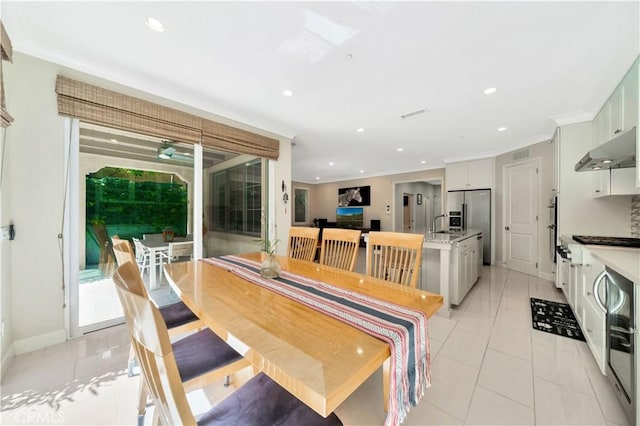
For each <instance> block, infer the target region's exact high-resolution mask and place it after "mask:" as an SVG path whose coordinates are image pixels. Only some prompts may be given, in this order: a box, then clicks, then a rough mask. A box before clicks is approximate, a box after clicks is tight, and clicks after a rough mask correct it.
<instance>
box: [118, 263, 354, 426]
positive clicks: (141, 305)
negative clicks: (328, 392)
mask: <svg viewBox="0 0 640 426" xmlns="http://www.w3.org/2000/svg"><path fill="white" fill-rule="evenodd" d="M138 279H139V278H138V275H137V274H136V271H135V270H134V267H133V265H132V264H131V263H126V264H125V265H123V266H121V267H119V268H118V270H117V271H116V273H115V274H114V282H115V284H116V288H117V290H118V295H119V296H120V300H121V302H122V305H123V309H124V311H125V317H126V320H127V328H128V330H129V337H130V338H131V342H132V344H133V347H134V350H135V352H136V356H137V357H138V359H139V360H140V367H141V369H142V378H143V379H144V383H145V384H146V386H147V388H148V389H149V392H150V394H151V397H152V399H153V400H154V405H155V410H154V422H153V423H154V424H157V423H158V422H157V420H160V422H161V423H162V424H167V425H169V424H187V425H195V424H196V418H195V417H194V415H193V413H192V412H191V409H190V407H189V403H188V402H187V398H186V393H185V386H184V383H183V382H184V373H183V371H182V370H181V366H180V360H181V359H184V358H181V355H180V351H179V350H178V349H177V347H176V346H177V344H176V343H173V344H172V343H171V342H170V340H169V335H168V333H167V327H166V325H165V323H164V321H163V319H162V315H161V314H160V311H159V310H158V308H157V307H156V306H155V305H154V304H153V303H151V301H150V300H149V299H148V298H146V297H143V296H141V295H139V294H137V293H136V292H135V291H132V290H131V286H130V284H131V283H132V282H133V283H134V284H135V281H137V280H138ZM203 332H208V333H211V334H213V333H212V332H211V331H210V330H209V329H207V330H203ZM203 332H200V333H203ZM214 336H215V335H214ZM216 337H217V336H216ZM218 341H219V342H220V343H217V347H215V348H213V347H212V348H211V349H212V351H209V352H208V353H206V356H204V357H203V358H204V359H203V360H202V361H201V362H204V360H205V359H207V358H220V357H222V356H221V355H220V353H221V352H228V351H229V350H231V351H233V349H231V348H230V347H229V346H228V345H227V344H226V343H225V342H224V341H222V340H221V339H220V338H218ZM224 346H226V348H225V347H224ZM227 348H228V349H227ZM191 349H192V350H191V351H190V352H191V354H192V356H194V357H195V356H198V354H199V352H200V351H198V350H196V348H191ZM233 352H235V351H233ZM236 354H237V353H236ZM237 356H240V355H237ZM247 365H248V362H247ZM199 368H202V365H200V366H199ZM222 369H225V368H224V367H223V368H221V370H222ZM225 370H226V369H225ZM225 373H226V371H225ZM197 424H198V425H209V424H218V425H232V424H234V425H235V424H244V425H259V424H278V425H285V424H286V425H318V426H320V425H322V426H324V425H327V426H329V425H341V424H342V423H341V422H340V419H338V417H337V416H336V415H335V414H333V413H332V414H330V415H329V416H328V417H327V418H323V417H322V416H320V415H319V414H317V413H316V412H315V411H313V410H312V409H311V408H309V407H307V406H306V405H305V404H303V403H302V402H300V401H299V400H298V399H296V398H295V397H294V396H293V395H291V394H290V393H289V392H287V391H286V390H285V389H283V388H282V387H281V386H280V385H278V384H277V383H276V382H274V381H272V380H271V379H269V377H267V376H266V375H264V374H262V373H259V374H258V375H256V376H254V377H253V378H252V379H250V380H249V381H248V382H247V383H245V384H244V385H243V386H241V387H240V388H239V389H237V390H236V391H234V392H233V393H232V394H231V395H230V396H228V397H227V398H225V399H224V400H223V401H222V402H220V403H219V404H217V405H216V406H215V407H213V408H212V409H211V410H209V411H208V412H206V413H205V414H204V415H202V416H201V417H200V418H199V419H198V421H197Z"/></svg>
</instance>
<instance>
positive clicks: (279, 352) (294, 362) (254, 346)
mask: <svg viewBox="0 0 640 426" xmlns="http://www.w3.org/2000/svg"><path fill="white" fill-rule="evenodd" d="M241 256H242V257H246V258H248V259H252V260H256V261H261V260H262V259H263V256H265V254H263V253H249V254H244V255H241ZM278 259H279V261H280V263H281V266H282V269H283V270H286V271H289V272H292V273H295V274H298V275H301V276H305V277H308V278H312V279H315V280H318V281H322V282H324V283H328V284H331V285H334V286H336V287H341V288H344V289H348V290H352V291H355V292H359V293H362V294H365V295H367V296H370V297H375V298H378V299H382V300H385V301H388V302H392V303H396V304H399V305H402V306H405V307H409V308H413V309H417V310H420V311H422V312H424V314H425V315H426V316H427V318H430V317H431V316H433V314H434V313H435V312H436V311H437V310H438V309H439V308H440V307H441V306H442V297H441V296H440V295H437V294H433V293H429V292H426V291H422V290H416V289H411V288H408V287H404V286H399V285H397V284H393V283H389V282H387V281H384V280H380V279H377V278H373V277H369V276H366V275H363V274H359V273H355V272H348V271H344V270H339V269H336V268H332V267H328V266H325V265H320V264H317V263H314V262H307V261H302V260H296V259H290V258H287V257H281V256H280V257H278ZM165 272H166V276H167V278H168V279H169V283H170V285H171V286H172V288H173V289H174V291H175V292H176V293H177V294H178V296H179V297H180V299H182V301H183V302H184V303H185V304H186V305H187V306H188V307H189V308H190V309H191V310H192V311H193V312H194V313H195V314H196V315H197V316H198V317H200V318H201V319H202V320H203V321H204V323H205V324H206V325H207V326H209V327H210V328H211V330H213V332H215V333H216V334H217V335H218V336H220V337H222V338H223V339H225V340H226V341H227V343H229V345H231V346H232V347H234V348H235V349H236V350H237V351H238V352H240V353H241V354H242V355H243V356H244V357H245V358H247V359H249V360H250V361H251V363H252V365H253V366H254V369H256V370H260V371H262V372H264V373H265V374H267V375H268V376H269V377H271V378H272V379H273V380H275V381H276V382H277V383H279V384H280V385H281V386H282V387H284V388H285V389H287V390H288V391H289V392H291V393H292V394H293V395H295V396H296V397H297V398H298V399H300V400H301V401H302V402H304V403H305V404H306V405H308V406H309V407H311V408H312V409H313V410H315V411H316V412H318V413H319V414H321V415H323V416H327V415H329V414H330V413H331V412H333V411H334V410H335V409H336V408H337V407H338V406H339V405H340V404H341V403H342V402H343V401H344V400H345V399H347V397H349V395H351V394H352V393H353V392H354V391H355V390H356V389H357V388H358V387H359V386H360V385H361V384H362V383H363V382H364V381H365V380H366V379H367V378H368V377H369V376H371V375H372V374H373V373H374V372H375V371H377V370H378V369H379V368H380V367H381V366H383V364H386V365H387V366H388V359H389V355H390V350H389V345H388V344H387V343H386V342H384V341H382V340H379V339H378V338H376V337H373V336H371V335H369V334H367V333H365V332H363V331H360V330H358V329H356V328H354V327H352V326H350V325H347V324H345V323H343V322H341V321H339V320H337V319H334V318H331V317H329V316H327V315H325V314H323V313H321V312H318V311H316V310H313V309H311V308H308V307H306V306H304V305H302V304H301V303H299V302H296V301H294V300H291V299H289V298H287V297H284V296H281V295H279V294H276V293H275V292H272V291H270V290H268V289H265V288H263V287H261V286H258V285H256V284H254V283H252V282H250V281H248V280H246V279H244V278H242V277H240V276H238V275H236V274H234V273H232V272H229V271H227V270H225V269H223V268H220V267H216V266H214V265H211V264H209V263H207V262H204V261H198V260H192V261H189V262H180V263H173V264H168V265H165ZM383 371H384V374H385V375H387V374H388V368H385V369H383ZM383 383H384V385H385V389H384V391H385V392H384V393H385V401H384V402H385V407H386V401H387V393H388V377H383ZM381 402H383V401H381Z"/></svg>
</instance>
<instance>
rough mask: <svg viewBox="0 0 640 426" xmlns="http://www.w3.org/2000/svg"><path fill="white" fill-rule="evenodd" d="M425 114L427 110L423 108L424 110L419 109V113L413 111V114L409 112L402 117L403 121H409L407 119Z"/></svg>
mask: <svg viewBox="0 0 640 426" xmlns="http://www.w3.org/2000/svg"><path fill="white" fill-rule="evenodd" d="M425 112H427V110H426V109H424V108H423V109H419V110H417V111H413V112H408V113H406V114H402V115H401V116H400V117H402V118H403V119H407V118H411V117H414V116H416V115H420V114H424V113H425Z"/></svg>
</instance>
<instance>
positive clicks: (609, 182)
mask: <svg viewBox="0 0 640 426" xmlns="http://www.w3.org/2000/svg"><path fill="white" fill-rule="evenodd" d="M589 173H592V179H593V182H592V185H593V186H592V188H593V197H594V198H599V197H608V196H611V195H635V194H640V188H637V187H636V185H635V178H636V173H637V171H636V168H635V167H634V168H626V169H612V170H598V171H592V172H589Z"/></svg>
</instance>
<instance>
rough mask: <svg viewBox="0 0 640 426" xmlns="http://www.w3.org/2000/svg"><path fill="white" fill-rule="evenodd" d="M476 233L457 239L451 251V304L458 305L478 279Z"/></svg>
mask: <svg viewBox="0 0 640 426" xmlns="http://www.w3.org/2000/svg"><path fill="white" fill-rule="evenodd" d="M478 256H479V251H478V238H477V235H474V236H473V237H470V238H467V239H465V240H462V241H459V242H458V243H457V244H456V246H455V247H454V248H453V250H452V251H451V266H452V267H451V270H450V276H451V283H452V285H451V302H450V303H451V304H453V305H459V304H460V303H461V302H462V300H463V299H464V297H465V296H466V295H467V293H468V292H469V290H471V288H472V287H473V285H474V284H475V283H476V281H477V280H478Z"/></svg>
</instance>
